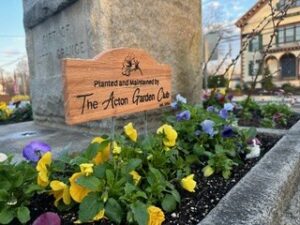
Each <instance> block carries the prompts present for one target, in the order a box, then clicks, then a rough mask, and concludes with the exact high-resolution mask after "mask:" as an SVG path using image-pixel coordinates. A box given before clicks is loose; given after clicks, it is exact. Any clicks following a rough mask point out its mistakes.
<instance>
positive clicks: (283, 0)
mask: <svg viewBox="0 0 300 225" xmlns="http://www.w3.org/2000/svg"><path fill="white" fill-rule="evenodd" d="M292 1H293V2H292ZM286 5H290V6H291V7H298V6H300V0H280V2H279V3H278V4H277V8H278V9H284V7H285V6H286Z"/></svg>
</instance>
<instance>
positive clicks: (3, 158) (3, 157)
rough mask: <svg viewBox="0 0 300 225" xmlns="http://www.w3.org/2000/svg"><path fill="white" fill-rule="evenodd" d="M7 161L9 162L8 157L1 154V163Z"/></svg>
mask: <svg viewBox="0 0 300 225" xmlns="http://www.w3.org/2000/svg"><path fill="white" fill-rule="evenodd" d="M5 160H7V155H6V154H4V153H2V152H0V162H4V161H5Z"/></svg>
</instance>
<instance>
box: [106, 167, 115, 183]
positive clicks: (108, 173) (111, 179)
mask: <svg viewBox="0 0 300 225" xmlns="http://www.w3.org/2000/svg"><path fill="white" fill-rule="evenodd" d="M114 179H115V178H114V173H113V172H112V171H111V170H106V180H107V184H108V185H109V186H110V187H112V186H113V184H114Z"/></svg>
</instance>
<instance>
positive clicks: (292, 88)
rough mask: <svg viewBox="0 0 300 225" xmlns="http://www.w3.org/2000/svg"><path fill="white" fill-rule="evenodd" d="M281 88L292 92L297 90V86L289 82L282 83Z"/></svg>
mask: <svg viewBox="0 0 300 225" xmlns="http://www.w3.org/2000/svg"><path fill="white" fill-rule="evenodd" d="M281 89H283V90H284V91H285V92H286V93H293V92H295V91H296V90H297V88H296V87H295V86H293V85H291V84H290V83H285V84H282V86H281Z"/></svg>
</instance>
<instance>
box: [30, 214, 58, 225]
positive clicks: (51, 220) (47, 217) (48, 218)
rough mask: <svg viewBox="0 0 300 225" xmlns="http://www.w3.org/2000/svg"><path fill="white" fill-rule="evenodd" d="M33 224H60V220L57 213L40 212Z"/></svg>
mask: <svg viewBox="0 0 300 225" xmlns="http://www.w3.org/2000/svg"><path fill="white" fill-rule="evenodd" d="M33 225H61V220H60V217H59V216H58V214H57V213H54V212H46V213H43V214H41V215H40V216H39V217H38V218H37V219H36V220H35V221H34V222H33Z"/></svg>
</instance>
